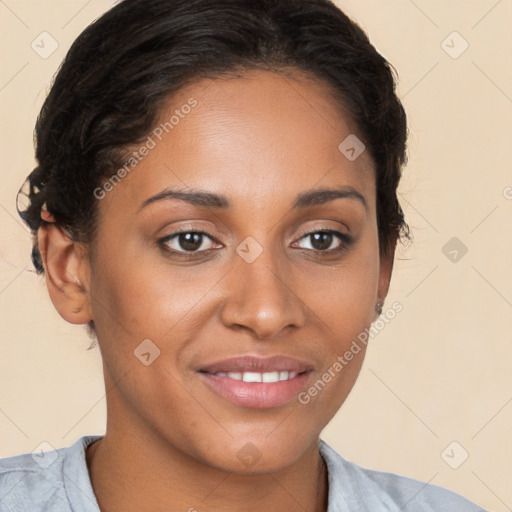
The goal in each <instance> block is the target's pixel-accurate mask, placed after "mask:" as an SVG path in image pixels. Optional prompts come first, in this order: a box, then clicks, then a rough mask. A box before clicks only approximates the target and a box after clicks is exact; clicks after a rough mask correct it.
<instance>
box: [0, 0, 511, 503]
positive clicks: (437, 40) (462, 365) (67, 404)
mask: <svg viewBox="0 0 512 512" xmlns="http://www.w3.org/2000/svg"><path fill="white" fill-rule="evenodd" d="M111 3H112V2H110V1H107V0H89V1H88V2H87V1H86V0H80V1H70V0H68V1H53V0H52V1H48V0H44V1H43V0H40V1H35V0H34V1H20V0H3V1H0V20H1V22H0V28H1V31H0V37H1V43H2V44H1V55H0V60H1V62H2V68H1V76H0V108H1V116H2V117H1V133H0V144H1V165H0V173H1V184H2V186H1V189H0V315H1V324H0V336H1V342H0V351H1V352H0V375H1V382H0V389H1V395H0V456H8V455H12V454H15V453H20V452H27V451H32V450H34V449H35V448H36V447H37V446H38V445H39V444H40V443H41V442H42V441H47V442H49V443H50V444H51V445H52V446H53V447H55V448H57V447H60V446H67V445H70V444H71V443H73V442H74V441H75V440H76V439H77V438H78V437H79V436H81V435H85V434H96V433H100V434H101V433H103V432H104V425H105V399H104V396H105V395H104V390H103V381H102V374H101V366H100V356H99V352H98V349H94V350H91V351H86V348H87V347H88V345H89V340H88V338H87V335H86V333H85V330H84V328H82V327H76V326H72V325H68V324H66V323H65V322H64V321H63V320H62V319H61V318H60V317H59V316H58V314H57V313H56V312H55V310H54V308H53V306H52V304H51V302H50V300H49V298H48V296H47V292H46V289H45V285H44V282H43V281H42V280H41V278H39V277H37V276H36V275H35V273H34V272H33V271H32V266H31V264H30V260H29V254H30V239H29V235H28V232H27V230H26V229H25V228H24V226H23V225H22V224H21V223H20V221H19V219H18V217H17V215H16V209H15V203H14V199H15V195H16V192H17V190H18V188H19V186H20V184H21V183H22V181H23V179H24V177H25V176H26V174H27V173H28V172H29V171H30V170H31V169H32V168H33V166H34V160H33V149H32V129H33V126H34V122H35V119H36V115H37V113H38V111H39V109H40V107H41V104H42V101H43V99H44V96H45V94H46V91H47V90H48V87H49V84H50V82H51V78H52V75H53V74H54V72H55V71H56V69H57V67H58V65H59V63H60V61H61V60H62V58H63V57H64V55H65V52H66V50H67V48H68V47H69V45H70V44H71V42H72V40H73V39H74V38H75V37H76V36H77V35H78V34H79V32H80V31H81V30H82V29H83V28H84V27H85V26H86V25H87V24H88V23H90V22H91V21H92V20H93V19H95V18H96V17H97V16H98V15H100V14H101V13H102V12H104V11H105V10H106V9H107V8H108V7H109V6H110V5H111ZM338 4H339V5H340V6H341V7H342V8H344V9H345V11H346V12H347V13H348V14H350V15H352V16H353V17H354V18H355V19H356V20H358V21H359V23H360V24H361V25H362V26H363V27H364V28H365V29H366V30H367V32H368V33H369V34H370V37H371V39H372V41H373V42H374V44H375V45H376V46H377V47H378V49H379V50H380V51H381V53H383V54H384V56H386V57H387V58H388V59H389V60H391V62H392V63H393V64H394V65H395V66H396V68H397V69H398V70H399V75H400V89H399V92H400V96H401V97H402V99H403V101H404V104H405V107H406V109H407V112H408V115H409V118H410V129H411V137H410V161H409V164H408V166H407V169H406V171H405V178H404V181H403V183H402V186H401V194H402V196H403V198H402V201H403V205H404V209H405V211H406V215H407V218H408V221H409V223H410V225H411V227H412V228H413V231H414V235H415V241H414V245H413V246H412V247H411V248H409V249H408V250H407V251H405V250H402V251H400V253H399V254H398V257H399V260H398V261H397V263H396V267H395V275H394V281H393V283H392V288H391V292H390V296H389V300H388V302H387V305H388V307H389V306H390V305H391V304H392V303H393V301H395V300H397V301H400V303H401V304H402V305H403V311H402V312H401V313H400V314H399V315H397V316H396V318H395V319H394V320H393V321H391V322H390V323H389V324H387V325H386V327H385V329H383V330H382V331H381V332H380V333H379V334H378V336H376V337H375V338H374V339H373V340H372V343H371V347H370V349H369V352H368V356H367V360H366V362H365V366H364V368H363V370H362V373H361V376H360V379H359V381H358V383H357V384H356V387H355V388H354V391H353V393H352V394H351V396H350V397H349V399H348V401H347V402H346V404H345V405H344V406H343V408H342V409H341V411H340V412H339V413H338V415H337V416H336V417H335V418H334V420H333V421H332V422H331V423H330V425H329V426H328V427H327V428H326V430H325V431H324V433H323V438H324V439H325V440H326V441H327V442H329V443H331V444H332V445H333V446H334V447H335V448H336V449H337V450H338V451H339V452H340V453H342V454H343V455H344V456H345V457H346V458H348V459H351V460H354V461H356V462H358V463H359V464H361V465H364V466H367V467H372V468H376V469H382V470H387V471H393V472H397V473H401V474H406V475H408V476H412V477H416V478H418V479H421V480H424V481H429V482H432V483H434V484H438V485H442V486H445V487H448V488H450V489H453V490H455V491H457V492H459V493H461V494H463V495H465V496H467V497H468V498H470V499H472V500H473V501H476V502H477V503H478V504H480V505H481V506H483V507H485V508H486V509H488V510H493V511H500V512H501V511H506V510H512V486H511V485H510V482H511V479H512V462H511V461H512V441H511V425H512V343H511V341H512V336H511V320H512V314H511V313H512V266H511V261H512V236H511V228H512V225H511V224H512V222H511V219H512V173H511V170H510V162H511V161H512V154H511V149H510V148H511V144H510V138H511V129H510V124H511V114H512V67H511V65H510V64H511V62H510V53H511V49H512V36H511V34H512V32H511V31H510V26H511V22H512V1H511V0H501V1H496V0H466V1H456V0H415V2H413V1H412V0H387V1H385V2H384V1H382V0H359V1H356V0H347V1H344V0H339V1H338ZM43 31H46V32H48V33H50V34H51V36H52V37H53V38H54V39H55V40H56V41H57V42H58V45H59V46H58V48H57V50H56V51H55V52H54V53H53V54H52V55H50V56H49V57H48V58H46V59H43V58H41V57H40V56H39V55H38V54H37V53H36V52H35V51H34V50H33V49H32V48H31V42H32V41H33V40H34V39H36V41H37V40H38V39H37V38H38V36H39V34H41V32H43ZM454 31H457V32H458V33H459V34H460V36H462V38H464V40H465V41H467V43H468V44H469V48H468V49H467V51H465V52H464V53H463V54H462V55H460V56H459V57H458V58H452V57H453V56H456V54H457V53H459V51H460V50H462V49H463V48H464V46H463V45H464V40H462V39H461V38H460V37H459V36H457V35H450V34H452V33H453V32H454ZM448 36H449V37H448ZM447 37H448V39H446V38H447ZM445 39H446V42H445V43H444V45H442V42H443V41H444V40H445ZM48 47H49V46H46V48H48ZM445 50H447V51H448V52H449V53H451V54H452V56H450V55H449V54H448V53H447V51H445ZM454 236H455V237H457V238H458V239H459V242H456V243H457V244H459V245H460V243H463V244H464V245H465V246H466V247H467V248H468V252H467V254H465V255H464V256H462V257H461V254H462V253H461V252H460V250H459V252H458V253H457V255H458V258H459V259H458V261H456V262H453V261H451V260H450V259H449V257H454V256H455V253H452V254H451V255H450V254H449V251H450V250H453V247H449V248H448V249H447V250H445V251H444V252H446V253H447V254H448V256H449V257H447V256H446V255H445V254H444V252H443V250H442V249H443V247H444V246H445V244H446V243H447V242H448V241H449V240H450V239H451V238H452V237H454ZM455 249H456V250H458V249H457V248H456V247H455ZM453 441H456V442H458V443H459V445H460V447H459V446H456V447H455V448H454V449H453V451H452V448H453V446H452V447H450V448H449V449H448V450H447V452H446V451H444V450H445V448H446V447H448V446H449V445H450V443H452V442H453ZM462 450H465V451H467V452H468V453H469V457H468V459H467V460H466V461H465V462H464V463H463V464H462V465H460V467H459V468H458V469H452V468H451V467H450V466H449V465H448V463H447V462H445V460H444V459H443V458H442V456H441V455H442V453H444V454H445V459H446V460H447V461H449V462H450V463H451V464H452V465H456V463H458V462H460V460H461V457H462V455H463V453H464V452H463V451H462Z"/></svg>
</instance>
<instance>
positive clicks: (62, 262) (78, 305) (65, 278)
mask: <svg viewBox="0 0 512 512" xmlns="http://www.w3.org/2000/svg"><path fill="white" fill-rule="evenodd" d="M37 237H38V247H39V252H40V254H41V259H42V261H43V266H44V270H45V275H46V285H47V288H48V293H49V294H50V298H51V300H52V302H53V305H54V306H55V308H56V309H57V311H58V312H59V314H60V315H61V316H62V318H64V320H66V321H68V322H69V323H72V324H86V323H88V322H89V321H90V320H92V315H91V307H90V295H89V293H88V289H89V276H90V269H89V260H88V257H87V254H86V251H85V250H84V247H83V244H80V243H78V242H75V241H73V240H72V239H71V238H70V236H69V234H67V233H65V232H64V230H63V229H62V228H61V227H59V226H58V225H57V224H55V223H47V224H42V225H41V227H40V228H39V230H38V232H37Z"/></svg>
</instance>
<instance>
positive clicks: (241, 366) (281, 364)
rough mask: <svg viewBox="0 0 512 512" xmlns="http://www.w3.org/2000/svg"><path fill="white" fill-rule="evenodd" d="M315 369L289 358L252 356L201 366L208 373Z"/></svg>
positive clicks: (304, 362) (297, 371) (300, 371)
mask: <svg viewBox="0 0 512 512" xmlns="http://www.w3.org/2000/svg"><path fill="white" fill-rule="evenodd" d="M312 369H313V366H312V365H311V364H310V363H308V362H306V361H300V360H298V359H294V358H291V357H287V356H280V355H276V356H271V357H256V356H251V355H245V356H238V357H231V358H229V359H224V360H222V361H216V362H214V363H211V364H208V365H206V366H201V368H200V371H202V372H206V373H219V372H223V373H229V372H242V373H243V372H258V373H266V372H274V371H288V372H296V373H303V372H306V371H310V370H312Z"/></svg>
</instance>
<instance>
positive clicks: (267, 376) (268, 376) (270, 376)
mask: <svg viewBox="0 0 512 512" xmlns="http://www.w3.org/2000/svg"><path fill="white" fill-rule="evenodd" d="M261 382H279V372H267V373H262V374H261Z"/></svg>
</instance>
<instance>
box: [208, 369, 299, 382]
mask: <svg viewBox="0 0 512 512" xmlns="http://www.w3.org/2000/svg"><path fill="white" fill-rule="evenodd" d="M202 373H207V374H209V375H215V376H217V377H227V378H228V379H233V380H238V381H242V382H264V383H274V382H282V381H287V380H291V379H294V378H295V377H297V375H303V374H305V373H308V371H307V370H306V371H304V372H289V371H287V370H275V371H272V372H215V373H210V372H202Z"/></svg>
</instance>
